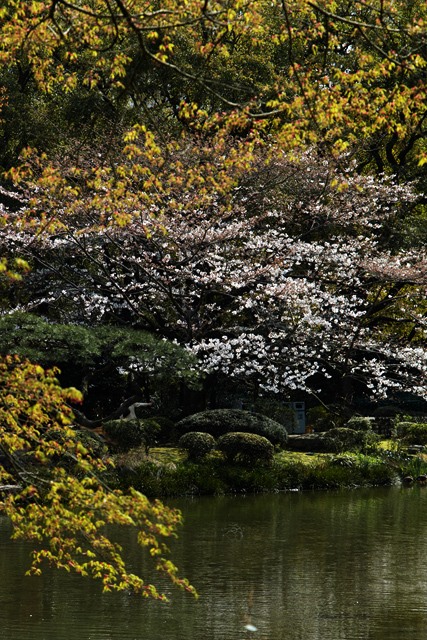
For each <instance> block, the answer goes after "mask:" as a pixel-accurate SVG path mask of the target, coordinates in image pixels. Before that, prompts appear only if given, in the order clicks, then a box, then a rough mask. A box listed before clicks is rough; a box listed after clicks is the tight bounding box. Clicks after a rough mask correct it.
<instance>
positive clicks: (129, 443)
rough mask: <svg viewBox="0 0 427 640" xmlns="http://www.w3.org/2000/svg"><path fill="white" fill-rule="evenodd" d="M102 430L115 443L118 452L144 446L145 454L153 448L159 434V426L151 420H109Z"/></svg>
mask: <svg viewBox="0 0 427 640" xmlns="http://www.w3.org/2000/svg"><path fill="white" fill-rule="evenodd" d="M103 429H104V431H105V433H106V434H107V435H109V436H110V438H112V439H113V440H115V442H116V443H117V450H118V451H129V449H133V448H135V447H140V446H142V445H144V447H145V451H146V453H148V450H149V448H150V447H152V446H154V445H155V444H156V441H157V437H158V434H159V433H160V426H159V425H158V424H157V422H156V421H155V420H153V419H150V418H147V419H145V420H123V419H122V420H109V421H108V422H105V423H104V424H103Z"/></svg>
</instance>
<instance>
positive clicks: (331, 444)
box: [324, 427, 379, 453]
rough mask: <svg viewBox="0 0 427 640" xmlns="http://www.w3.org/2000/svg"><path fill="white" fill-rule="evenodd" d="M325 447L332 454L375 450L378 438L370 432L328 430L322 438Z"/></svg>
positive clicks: (340, 428)
mask: <svg viewBox="0 0 427 640" xmlns="http://www.w3.org/2000/svg"><path fill="white" fill-rule="evenodd" d="M324 440H325V447H326V448H327V450H328V451H331V452H333V453H341V452H343V451H363V452H367V451H368V450H370V449H375V447H376V445H377V444H378V442H379V437H378V436H377V435H375V434H374V433H373V432H372V431H355V430H354V429H348V428H347V427H337V428H335V429H330V430H329V431H327V432H326V433H325V436H324Z"/></svg>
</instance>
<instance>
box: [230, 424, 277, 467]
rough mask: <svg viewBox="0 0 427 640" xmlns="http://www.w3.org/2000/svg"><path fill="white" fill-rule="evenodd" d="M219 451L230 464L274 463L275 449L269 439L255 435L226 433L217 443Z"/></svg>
mask: <svg viewBox="0 0 427 640" xmlns="http://www.w3.org/2000/svg"><path fill="white" fill-rule="evenodd" d="M217 449H218V451H221V453H223V454H224V455H225V457H226V458H227V460H228V461H229V462H236V461H240V462H244V463H247V464H248V463H249V464H250V463H252V462H256V461H263V462H268V463H272V462H273V460H274V447H273V445H272V444H271V442H270V441H269V440H267V438H264V437H263V436H259V435H257V434H255V433H240V432H233V433H226V434H224V435H223V436H220V438H218V441H217Z"/></svg>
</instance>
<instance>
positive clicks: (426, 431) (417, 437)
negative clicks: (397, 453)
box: [405, 423, 427, 445]
mask: <svg viewBox="0 0 427 640" xmlns="http://www.w3.org/2000/svg"><path fill="white" fill-rule="evenodd" d="M405 441H406V442H407V443H408V444H420V445H427V424H417V423H414V424H410V425H409V426H408V427H407V428H406V433H405Z"/></svg>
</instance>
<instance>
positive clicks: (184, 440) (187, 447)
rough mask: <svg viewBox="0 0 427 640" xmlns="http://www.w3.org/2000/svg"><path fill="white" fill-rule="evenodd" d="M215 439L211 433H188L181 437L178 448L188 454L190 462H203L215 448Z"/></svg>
mask: <svg viewBox="0 0 427 640" xmlns="http://www.w3.org/2000/svg"><path fill="white" fill-rule="evenodd" d="M215 444H216V443H215V438H214V437H213V436H211V435H210V433H203V432H200V431H188V433H185V434H184V435H183V436H181V437H180V439H179V442H178V446H179V448H180V449H183V450H184V451H186V452H187V453H188V459H189V460H202V459H203V458H205V457H206V455H207V454H208V453H210V452H211V451H213V449H214V448H215Z"/></svg>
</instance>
